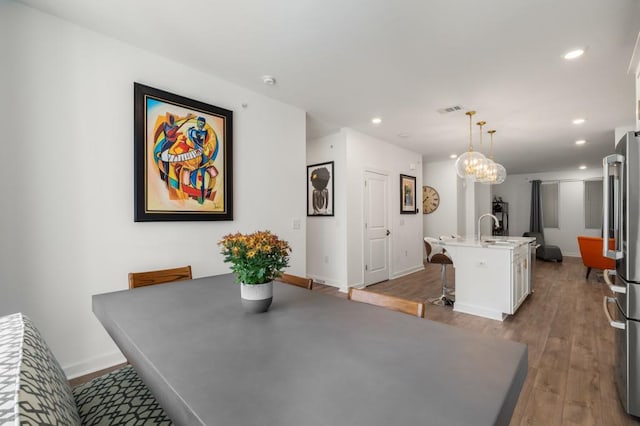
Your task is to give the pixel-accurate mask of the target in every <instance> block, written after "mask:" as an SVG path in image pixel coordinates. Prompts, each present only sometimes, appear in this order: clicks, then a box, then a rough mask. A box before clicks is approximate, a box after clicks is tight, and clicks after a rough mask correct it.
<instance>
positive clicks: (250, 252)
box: [218, 231, 291, 284]
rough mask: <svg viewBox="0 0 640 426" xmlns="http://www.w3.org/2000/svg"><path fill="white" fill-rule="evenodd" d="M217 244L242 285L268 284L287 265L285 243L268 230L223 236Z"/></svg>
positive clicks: (289, 250) (289, 249)
mask: <svg viewBox="0 0 640 426" xmlns="http://www.w3.org/2000/svg"><path fill="white" fill-rule="evenodd" d="M218 245H219V246H220V247H221V251H220V252H221V253H222V254H223V255H224V261H225V262H229V263H231V270H232V271H233V272H234V273H235V274H236V280H237V281H238V282H242V283H244V284H264V283H268V282H269V281H273V280H274V279H275V278H277V277H279V276H280V275H282V270H283V269H284V268H286V267H287V266H289V253H290V252H291V247H289V243H288V242H286V241H284V240H281V239H279V238H278V236H277V235H274V234H272V233H271V232H270V231H258V232H254V233H253V234H248V235H243V234H240V233H236V234H229V235H225V236H224V237H223V238H222V240H220V241H219V242H218Z"/></svg>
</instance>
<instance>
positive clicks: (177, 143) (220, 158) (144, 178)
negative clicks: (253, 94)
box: [133, 83, 233, 222]
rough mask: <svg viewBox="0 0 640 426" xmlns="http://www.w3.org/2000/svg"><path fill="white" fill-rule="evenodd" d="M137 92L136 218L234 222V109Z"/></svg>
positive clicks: (139, 86) (149, 89)
mask: <svg viewBox="0 0 640 426" xmlns="http://www.w3.org/2000/svg"><path fill="white" fill-rule="evenodd" d="M133 91H134V156H133V157H134V221H135V222H175V221H217V220H221V221H222V220H233V111H230V110H227V109H224V108H220V107H217V106H214V105H210V104H207V103H204V102H201V101H197V100H193V99H189V98H186V97H184V96H180V95H176V94H174V93H169V92H166V91H164V90H160V89H155V88H153V87H149V86H145V85H143V84H140V83H134V90H133Z"/></svg>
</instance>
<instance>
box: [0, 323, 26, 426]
mask: <svg viewBox="0 0 640 426" xmlns="http://www.w3.org/2000/svg"><path fill="white" fill-rule="evenodd" d="M22 329H23V326H22V316H21V315H20V314H13V315H8V316H6V317H2V318H0V424H2V425H4V424H15V423H17V421H16V420H17V418H18V382H19V381H18V379H19V377H20V359H21V355H20V353H21V351H22Z"/></svg>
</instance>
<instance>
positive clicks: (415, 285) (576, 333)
mask: <svg viewBox="0 0 640 426" xmlns="http://www.w3.org/2000/svg"><path fill="white" fill-rule="evenodd" d="M449 271H451V269H449ZM585 273H586V268H585V267H584V266H583V265H582V261H581V260H580V259H579V258H565V261H564V262H563V263H547V262H542V261H538V262H536V264H535V269H534V278H533V286H534V293H533V294H532V295H530V296H529V297H528V298H527V300H526V301H525V302H524V304H523V305H522V306H521V307H520V309H519V310H518V312H516V314H515V315H513V316H511V317H508V318H507V319H506V320H505V321H504V322H500V321H494V320H490V319H484V318H480V317H476V316H472V315H467V314H461V313H457V312H453V310H452V308H451V307H441V306H434V305H428V306H427V310H426V318H428V319H430V320H433V321H438V322H443V323H447V324H451V325H454V326H457V327H462V328H466V329H470V330H474V331H477V332H478V333H483V334H487V335H491V336H499V337H502V338H505V339H509V340H515V341H517V342H522V343H525V344H526V345H528V347H529V372H528V375H527V379H526V382H525V384H524V387H523V389H522V392H521V393H520V398H519V400H518V404H517V406H516V409H515V412H514V415H513V418H512V421H511V425H529V424H531V425H545V426H546V425H606V426H609V425H640V421H639V420H640V419H637V418H634V417H631V416H628V415H627V414H625V413H624V411H623V410H622V407H621V405H620V402H619V401H618V396H617V393H616V389H615V384H614V382H613V362H614V347H613V329H612V328H611V327H609V325H608V324H607V322H606V319H605V316H604V313H603V312H602V297H603V296H604V295H605V294H607V293H608V290H606V286H605V285H604V284H603V283H602V274H601V273H599V271H595V270H594V271H592V272H591V276H590V277H589V280H586V279H585ZM448 274H449V276H448V277H447V278H448V280H447V281H448V282H450V283H451V284H453V282H454V277H453V273H449V272H448ZM368 289H369V290H371V291H376V292H380V293H387V294H392V295H394V296H399V297H403V298H407V299H412V300H418V301H424V300H425V299H427V298H429V297H435V296H437V295H438V294H439V289H440V266H439V265H431V264H430V265H427V267H426V270H425V271H421V272H416V273H414V274H411V275H408V276H405V277H402V278H399V279H395V280H391V281H386V282H383V283H380V284H376V285H373V286H369V287H368ZM314 291H321V292H324V293H328V294H333V295H336V296H338V297H346V294H344V293H340V292H338V291H337V290H336V289H335V288H332V287H327V286H323V285H321V284H314Z"/></svg>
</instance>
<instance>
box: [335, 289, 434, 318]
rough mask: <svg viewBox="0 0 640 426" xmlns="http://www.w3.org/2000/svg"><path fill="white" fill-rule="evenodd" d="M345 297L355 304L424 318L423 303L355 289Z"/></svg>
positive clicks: (350, 290)
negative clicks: (368, 305) (379, 307)
mask: <svg viewBox="0 0 640 426" xmlns="http://www.w3.org/2000/svg"><path fill="white" fill-rule="evenodd" d="M347 297H348V299H349V300H355V301H356V302H364V303H369V304H370V305H376V306H381V307H383V308H389V309H393V310H394V311H400V312H403V313H405V314H409V315H415V316H417V317H419V318H424V311H425V304H424V302H415V301H413V300H407V299H401V298H399V297H395V296H389V295H386V294H380V293H374V292H372V291H367V290H359V289H357V288H350V289H349V295H348V296H347Z"/></svg>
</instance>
